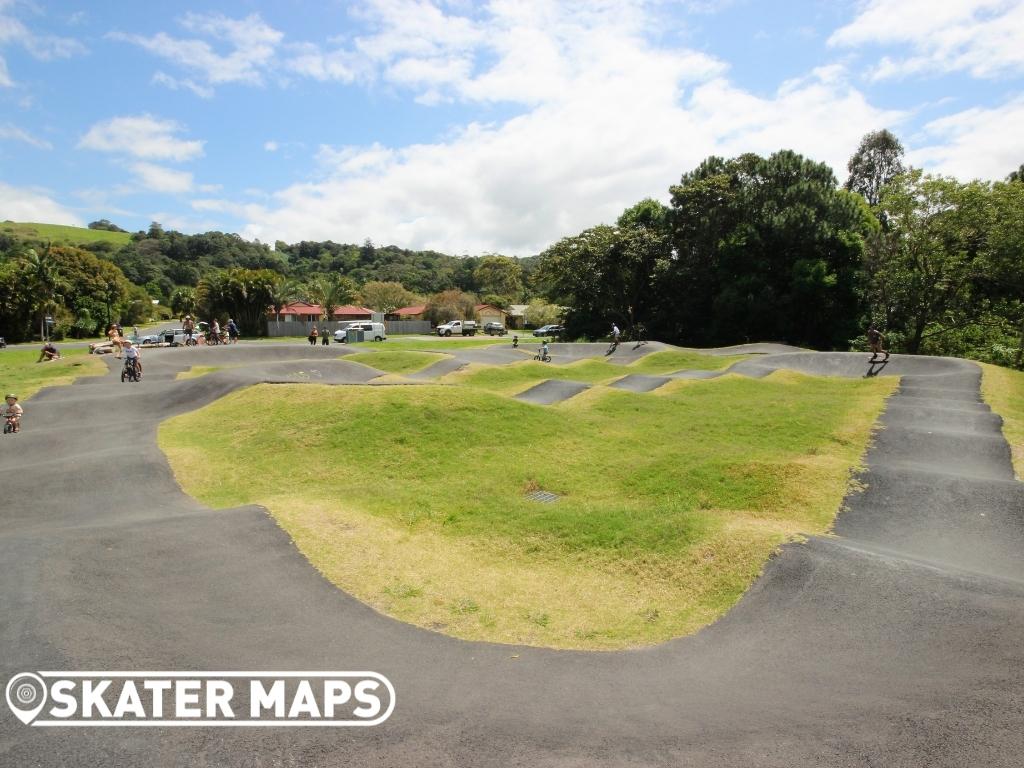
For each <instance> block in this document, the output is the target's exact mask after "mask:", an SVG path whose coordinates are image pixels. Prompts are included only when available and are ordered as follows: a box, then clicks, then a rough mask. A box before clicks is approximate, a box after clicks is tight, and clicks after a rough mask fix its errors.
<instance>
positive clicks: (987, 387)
mask: <svg viewBox="0 0 1024 768" xmlns="http://www.w3.org/2000/svg"><path fill="white" fill-rule="evenodd" d="M979 365H981V370H982V373H983V375H982V379H981V392H982V395H983V396H984V398H985V402H987V403H988V404H989V405H990V406H991V407H992V410H993V411H995V412H996V413H998V414H999V415H1000V416H1002V417H1003V435H1004V436H1005V437H1006V441H1007V442H1008V443H1009V444H1010V451H1011V452H1012V454H1013V468H1014V471H1015V472H1016V473H1017V477H1018V478H1019V479H1024V372H1021V371H1014V370H1011V369H1009V368H1002V367H1000V366H998V365H988V364H987V363H979Z"/></svg>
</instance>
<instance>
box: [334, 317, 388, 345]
mask: <svg viewBox="0 0 1024 768" xmlns="http://www.w3.org/2000/svg"><path fill="white" fill-rule="evenodd" d="M350 330H357V331H362V332H363V338H364V339H366V341H370V340H371V339H372V340H373V341H386V340H387V338H388V334H387V329H386V328H385V327H384V323H371V322H369V321H366V320H357V321H355V322H352V323H349V324H348V325H346V326H345V327H344V328H340V329H338V330H337V331H335V332H334V340H335V341H336V342H339V343H341V344H344V343H345V342H346V341H348V332H349V331H350Z"/></svg>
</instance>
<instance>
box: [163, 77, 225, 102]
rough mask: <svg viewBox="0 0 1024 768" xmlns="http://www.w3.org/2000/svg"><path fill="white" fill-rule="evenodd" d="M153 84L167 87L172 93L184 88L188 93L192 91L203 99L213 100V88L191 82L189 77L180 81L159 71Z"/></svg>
mask: <svg viewBox="0 0 1024 768" xmlns="http://www.w3.org/2000/svg"><path fill="white" fill-rule="evenodd" d="M151 82H153V83H156V84H157V85H163V86H166V87H168V88H170V89H171V90H172V91H177V90H180V89H182V88H184V89H185V90H187V91H192V93H194V94H195V95H196V96H198V97H199V98H201V99H212V98H213V88H210V87H208V86H205V85H200V84H199V83H197V82H196V81H195V80H191V79H189V78H187V77H186V78H184V79H180V80H179V79H178V78H176V77H171V76H170V75H168V74H167V73H166V72H160V71H157V72H154V73H153V79H152V81H151Z"/></svg>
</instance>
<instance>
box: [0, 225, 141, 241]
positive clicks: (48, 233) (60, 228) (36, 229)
mask: <svg viewBox="0 0 1024 768" xmlns="http://www.w3.org/2000/svg"><path fill="white" fill-rule="evenodd" d="M0 232H4V233H7V234H10V235H14V236H15V237H19V238H23V239H31V240H49V241H50V242H52V243H64V244H67V245H85V244H87V243H97V242H106V243H113V244H114V245H117V246H121V245H127V243H128V241H129V239H130V238H131V234H130V233H128V232H108V231H107V230H105V229H86V228H84V227H68V226H64V225H63V224H35V223H32V222H26V223H19V222H16V221H5V222H3V223H2V224H0Z"/></svg>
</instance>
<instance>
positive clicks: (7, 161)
mask: <svg viewBox="0 0 1024 768" xmlns="http://www.w3.org/2000/svg"><path fill="white" fill-rule="evenodd" d="M1022 75H1024V0H562V1H561V2H556V1H555V0H492V2H471V1H470V0H364V1H362V2H342V1H341V0H315V1H314V0H291V1H290V2H287V3H259V2H252V1H250V0H225V1H224V2H220V3H217V4H197V3H194V2H177V0H172V1H170V2H162V1H161V2H153V3H139V2H119V1H118V0H108V1H107V2H104V3H85V2H79V3H76V2H50V1H48V0H0V220H5V219H11V220H14V221H36V222H49V223H62V224H77V225H80V226H84V225H85V224H87V223H88V222H90V221H94V220H96V219H101V218H106V219H109V220H111V221H113V222H114V223H116V224H118V225H120V226H121V227H123V228H125V229H128V230H130V231H135V230H139V229H146V228H148V226H149V224H150V222H153V221H157V222H159V223H160V224H161V225H162V226H163V227H164V229H177V230H180V231H182V232H188V233H194V232H204V231H208V230H219V231H224V232H235V233H238V234H239V235H241V236H243V237H245V238H247V239H259V240H260V241H262V242H266V243H270V244H273V243H274V242H275V241H277V240H283V241H285V242H288V243H292V242H298V241H300V240H327V239H331V240H334V241H336V242H347V243H362V242H363V241H364V240H366V239H367V238H369V239H370V240H372V241H373V242H374V243H375V244H377V245H397V246H400V247H403V248H413V249H434V250H439V251H442V252H445V253H451V254H457V255H461V254H469V255H480V254H483V253H501V254H505V255H518V256H527V255H532V254H535V253H538V252H540V251H542V250H543V249H544V248H546V247H548V246H549V245H551V244H553V243H554V242H556V241H557V240H558V239H560V238H562V237H566V236H572V235H575V234H578V233H579V232H581V231H582V230H584V229H586V228H588V227H592V226H595V225H598V224H602V223H612V222H614V220H615V219H616V218H617V217H618V216H619V214H620V213H621V212H622V211H623V210H624V209H625V208H627V207H629V206H630V205H633V204H634V203H636V202H638V201H640V200H642V199H644V198H655V199H658V200H661V201H663V202H666V203H667V202H668V200H669V187H670V186H671V185H672V184H675V183H678V181H679V178H680V177H681V176H682V174H684V173H686V172H687V171H690V170H692V169H693V168H694V167H695V166H696V165H697V164H699V163H700V162H701V161H702V160H703V159H704V158H706V157H708V156H709V155H720V156H725V157H733V156H736V155H738V154H741V153H743V152H757V153H759V154H763V155H767V154H770V153H772V152H775V151H777V150H780V149H792V150H795V151H796V152H799V153H801V154H803V155H805V156H807V157H810V158H812V159H814V160H817V161H820V162H825V163H828V164H829V165H830V166H831V167H832V168H833V170H834V171H835V174H836V177H837V179H838V180H839V181H840V182H841V181H842V180H843V179H844V178H845V175H846V163H847V161H848V159H849V157H850V155H851V154H853V152H854V151H856V148H857V145H858V143H859V142H860V139H861V138H862V137H863V135H864V134H865V133H867V132H869V131H873V130H879V129H882V128H887V129H889V130H891V131H893V132H894V133H895V134H896V135H897V136H898V137H899V138H900V140H901V141H902V142H903V145H904V147H905V148H906V151H907V160H908V161H909V162H910V163H911V164H913V165H914V166H916V167H920V168H923V169H925V170H926V171H928V172H930V173H937V174H945V175H951V176H955V177H957V178H960V179H962V180H969V179H973V178H981V179H1002V178H1004V177H1005V176H1006V175H1007V174H1008V173H1010V172H1011V171H1012V170H1014V169H1016V168H1017V167H1018V166H1020V165H1021V164H1022V163H1024V80H1022Z"/></svg>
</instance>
